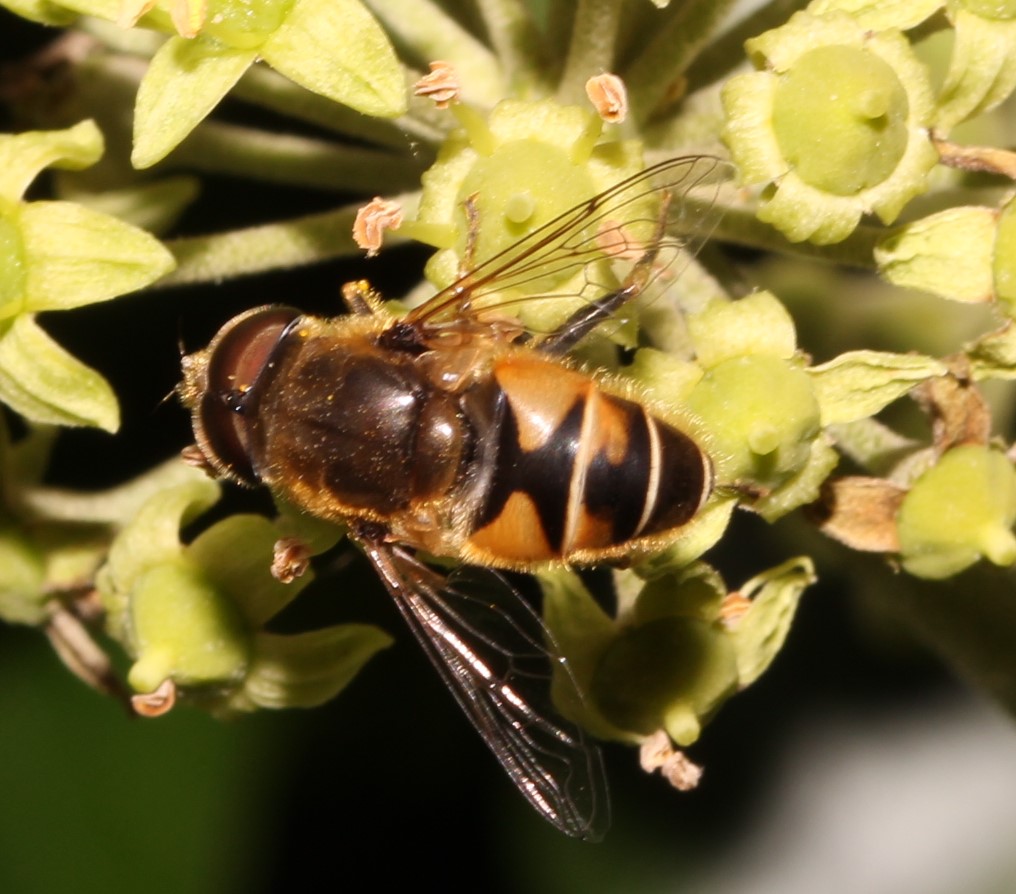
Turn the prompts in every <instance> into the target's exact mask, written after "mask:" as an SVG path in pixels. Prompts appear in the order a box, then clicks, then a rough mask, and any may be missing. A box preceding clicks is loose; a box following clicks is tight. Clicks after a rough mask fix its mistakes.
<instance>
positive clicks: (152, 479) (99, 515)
mask: <svg viewBox="0 0 1016 894" xmlns="http://www.w3.org/2000/svg"><path fill="white" fill-rule="evenodd" d="M203 475H204V473H203V472H198V471H197V470H196V469H194V468H192V467H191V466H188V465H186V464H184V463H183V462H182V461H181V460H180V458H179V457H173V459H169V460H166V461H165V462H163V463H161V464H160V465H158V466H156V467H155V468H154V469H150V470H149V471H147V472H145V473H144V474H143V475H140V476H138V477H137V478H134V479H132V480H131V481H128V482H126V483H125V484H121V485H118V486H117V487H113V488H110V489H109V490H102V491H95V492H93V493H83V492H81V491H72V490H64V489H62V488H55V487H39V488H32V489H30V490H26V491H25V492H24V493H23V494H22V495H21V496H20V507H21V508H22V509H24V510H26V511H27V512H28V513H30V514H31V516H33V517H34V518H37V519H45V520H46V521H67V522H87V523H95V524H118V525H124V524H127V522H129V521H130V520H131V519H132V518H133V517H134V516H135V515H136V514H137V512H138V510H139V509H140V508H141V505H142V504H143V503H144V502H145V501H146V500H147V499H148V498H149V497H150V496H152V495H153V494H156V493H158V492H159V491H161V490H168V489H169V488H172V487H178V486H182V485H185V484H187V483H188V482H191V481H194V479H195V478H198V477H203Z"/></svg>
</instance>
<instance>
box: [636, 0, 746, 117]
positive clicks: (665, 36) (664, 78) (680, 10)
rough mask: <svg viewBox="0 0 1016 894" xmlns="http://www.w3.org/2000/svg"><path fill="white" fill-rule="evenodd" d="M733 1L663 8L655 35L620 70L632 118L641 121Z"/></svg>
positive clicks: (692, 0)
mask: <svg viewBox="0 0 1016 894" xmlns="http://www.w3.org/2000/svg"><path fill="white" fill-rule="evenodd" d="M733 3H734V0H685V2H683V3H672V4H671V5H670V6H668V7H667V9H666V10H664V11H662V12H661V13H660V14H659V15H660V19H659V27H658V29H657V31H656V36H655V37H654V38H653V39H652V40H651V41H650V42H649V45H648V46H646V47H645V48H644V49H643V50H642V52H640V53H639V54H638V56H637V57H636V58H635V61H634V62H633V63H632V64H631V65H630V66H629V67H628V69H627V70H626V71H624V72H622V77H624V80H625V83H626V84H627V85H628V98H629V101H630V102H631V108H632V112H633V115H634V118H635V119H636V120H637V121H639V122H641V123H644V122H645V121H647V120H648V119H649V118H651V117H652V116H653V114H654V113H655V112H656V111H657V110H658V109H659V107H660V106H661V105H664V104H665V103H666V102H667V100H668V95H669V94H670V92H671V90H672V89H673V88H674V85H675V84H676V83H677V82H678V80H679V78H680V77H681V75H683V74H684V72H685V71H686V70H687V68H688V66H689V65H690V64H691V63H692V60H694V58H695V56H696V55H697V54H698V51H699V49H700V48H701V47H702V46H703V45H704V44H705V43H706V41H708V40H709V38H710V37H711V36H712V34H713V32H714V31H715V29H716V27H717V25H718V24H719V23H721V22H722V21H723V20H724V19H725V18H726V16H727V13H728V12H729V10H730V7H731V6H732V5H733Z"/></svg>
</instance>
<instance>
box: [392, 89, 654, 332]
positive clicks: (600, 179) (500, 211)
mask: <svg viewBox="0 0 1016 894" xmlns="http://www.w3.org/2000/svg"><path fill="white" fill-rule="evenodd" d="M452 111H453V113H454V114H455V115H456V116H457V117H458V118H459V121H460V123H461V124H462V126H463V129H462V130H461V131H460V132H458V133H457V134H453V135H452V137H450V138H449V139H448V140H447V141H446V143H445V145H444V147H443V148H442V151H441V155H440V157H439V159H438V161H437V163H436V164H435V165H433V167H431V169H430V170H429V171H428V172H427V173H426V174H424V176H423V195H422V197H421V199H420V205H419V211H418V217H417V220H416V221H407V222H406V223H404V224H403V227H402V232H403V234H404V235H407V236H410V237H416V238H420V239H422V240H424V241H429V242H431V243H432V244H434V245H435V246H436V247H438V248H439V249H441V250H440V251H438V252H437V253H436V254H435V255H434V256H433V257H432V258H431V260H430V262H429V263H428V264H427V269H426V274H427V278H428V279H429V280H430V281H431V282H432V283H434V284H435V285H436V286H438V287H439V288H440V287H443V286H446V285H448V284H449V283H450V282H452V281H453V280H454V279H456V278H457V277H458V275H459V274H460V272H461V270H462V268H463V266H465V267H467V268H472V267H475V266H477V265H478V264H480V263H482V262H483V261H484V260H486V259H487V258H490V257H492V256H493V255H495V254H497V253H498V252H500V251H503V250H505V249H508V248H510V247H511V246H513V245H515V244H516V243H517V242H518V240H519V239H521V238H523V237H524V236H526V235H527V234H528V233H530V232H532V231H533V230H535V229H537V228H538V227H540V226H542V225H543V224H545V223H547V222H549V221H551V220H553V219H554V218H555V217H557V216H558V215H559V214H561V213H563V212H564V211H567V210H568V209H569V208H572V207H574V206H575V205H578V204H579V203H581V202H582V201H584V200H586V199H588V198H589V197H590V196H593V195H596V194H597V193H599V192H601V191H603V190H604V189H606V188H607V187H609V186H612V185H614V184H615V183H617V182H619V181H620V180H623V179H624V178H625V177H627V176H629V175H632V174H635V173H637V172H638V171H639V170H640V169H641V167H642V158H641V147H640V145H639V144H638V143H635V142H605V143H599V142H598V141H599V139H600V132H601V130H602V126H603V123H602V121H601V120H600V119H599V117H597V116H596V115H595V114H594V113H592V112H590V111H588V110H586V109H583V108H579V107H576V106H561V105H559V104H557V103H556V102H553V101H551V100H542V101H539V102H521V101H516V100H505V101H503V102H501V103H499V104H498V105H497V106H496V107H495V108H494V110H493V111H492V112H491V113H490V116H489V117H488V118H487V119H484V118H482V117H480V116H479V115H478V114H477V113H476V112H475V111H473V110H472V109H470V108H469V107H468V106H466V105H464V104H458V105H456V106H453V107H452ZM593 263H600V264H601V265H602V270H597V272H596V273H595V274H592V275H594V276H602V277H604V279H602V280H601V281H605V282H609V281H610V276H611V272H610V268H609V264H608V262H607V260H606V253H605V255H604V260H603V261H601V262H595V261H594V262H593ZM556 268H557V269H555V270H554V271H553V272H548V273H547V274H546V275H545V276H541V277H538V278H536V277H534V279H533V280H531V281H529V282H528V283H527V286H526V292H527V294H540V293H543V294H549V293H551V292H556V293H558V294H563V293H565V292H569V291H577V287H576V288H575V289H570V288H568V287H567V284H568V283H570V282H571V280H572V279H575V281H576V282H579V281H580V279H579V278H580V277H582V275H583V270H582V265H580V264H560V265H556ZM575 306H577V305H574V304H572V305H569V302H567V301H562V300H560V298H557V299H555V300H554V301H549V302H540V301H527V302H525V303H524V304H523V305H522V306H521V310H522V316H523V318H524V320H525V322H526V323H527V324H528V325H530V326H531V327H533V328H535V329H537V330H539V331H550V330H551V329H553V328H554V324H555V323H557V322H560V321H561V320H562V319H563V318H564V317H566V316H567V315H568V313H570V312H571V310H573V309H574V307H575Z"/></svg>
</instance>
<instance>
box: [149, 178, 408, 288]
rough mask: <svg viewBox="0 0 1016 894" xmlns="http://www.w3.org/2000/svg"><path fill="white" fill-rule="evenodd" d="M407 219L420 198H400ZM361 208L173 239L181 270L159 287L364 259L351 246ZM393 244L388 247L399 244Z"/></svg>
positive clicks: (163, 280)
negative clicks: (336, 261) (319, 263)
mask: <svg viewBox="0 0 1016 894" xmlns="http://www.w3.org/2000/svg"><path fill="white" fill-rule="evenodd" d="M396 201H399V202H401V203H402V205H403V207H404V208H405V209H406V215H407V217H412V216H413V215H414V214H415V213H416V205H417V202H418V201H419V195H418V194H417V193H409V194H407V195H403V196H398V197H396ZM357 210H358V207H356V206H352V205H347V206H345V207H343V208H338V209H336V210H334V211H327V212H324V213H323V214H310V215H307V216H306V217H301V218H297V219H296V220H291V221H285V222H284V223H274V224H265V225H263V226H259V227H249V228H247V229H243V230H232V231H230V232H228V233H219V234H216V235H213V236H200V237H190V238H185V239H174V240H170V241H168V242H167V243H166V247H167V248H168V249H169V250H170V251H171V252H172V253H173V255H174V256H175V257H176V260H177V268H176V269H175V270H174V271H173V272H172V273H170V274H169V275H168V276H166V277H164V278H163V279H161V280H159V282H158V283H157V284H156V287H159V288H161V287H163V286H178V285H185V284H192V283H198V282H218V281H220V280H223V279H231V278H233V277H237V276H245V275H249V274H252V273H263V272H265V271H266V270H278V269H282V268H290V267H299V266H303V265H305V264H313V263H316V262H318V261H326V260H330V259H332V258H340V257H354V256H360V255H362V254H363V250H362V249H360V248H358V247H357V245H356V243H355V242H353V221H354V220H355V219H356V212H357ZM397 241H398V239H397V237H396V238H392V239H391V240H390V242H389V244H393V243H395V242H397Z"/></svg>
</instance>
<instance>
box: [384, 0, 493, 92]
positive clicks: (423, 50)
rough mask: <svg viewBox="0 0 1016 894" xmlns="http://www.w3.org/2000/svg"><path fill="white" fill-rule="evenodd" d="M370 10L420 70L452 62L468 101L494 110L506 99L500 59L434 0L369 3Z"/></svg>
mask: <svg viewBox="0 0 1016 894" xmlns="http://www.w3.org/2000/svg"><path fill="white" fill-rule="evenodd" d="M367 6H369V7H370V9H371V10H372V11H373V13H374V15H375V16H377V18H378V19H379V20H380V22H381V24H382V25H384V28H385V31H387V32H388V35H389V37H391V38H392V40H393V42H394V43H395V44H396V45H398V46H400V47H401V48H403V50H404V51H405V53H406V54H407V55H408V56H409V57H410V59H411V61H413V62H414V63H416V64H418V65H419V67H420V68H422V69H426V68H427V63H428V62H434V61H437V60H439V59H441V60H445V61H448V62H451V63H452V65H454V66H455V71H456V73H457V74H458V76H459V80H460V82H461V83H462V93H463V97H464V98H465V99H467V100H469V101H471V102H477V103H480V104H481V105H486V106H493V105H494V104H495V103H497V101H498V100H499V99H501V97H502V96H504V94H505V81H504V73H503V71H502V69H501V66H500V63H499V61H498V58H497V56H496V55H495V54H494V53H492V52H491V51H490V49H489V48H488V47H486V46H484V45H483V44H482V43H481V42H480V41H479V40H477V39H476V38H475V37H473V35H472V34H470V33H469V32H468V31H466V29H465V28H463V27H462V26H461V25H460V24H459V23H458V22H457V21H456V20H455V19H454V18H452V17H451V16H450V15H448V14H447V13H446V12H445V11H444V10H443V9H441V7H440V6H438V5H437V4H435V3H433V2H431V0H412V2H409V3H407V2H406V0H367Z"/></svg>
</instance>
